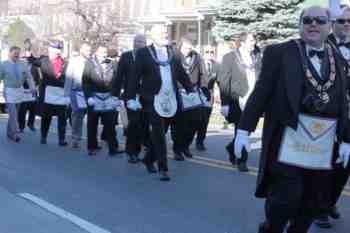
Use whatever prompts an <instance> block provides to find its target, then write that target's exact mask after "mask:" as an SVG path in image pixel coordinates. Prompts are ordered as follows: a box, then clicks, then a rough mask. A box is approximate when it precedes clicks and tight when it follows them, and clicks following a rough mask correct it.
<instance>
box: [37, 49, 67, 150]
mask: <svg viewBox="0 0 350 233" xmlns="http://www.w3.org/2000/svg"><path fill="white" fill-rule="evenodd" d="M61 50H62V45H61V44H60V43H52V44H50V46H49V48H48V56H42V57H41V58H40V59H39V60H38V61H37V62H35V63H34V64H35V65H37V66H39V67H40V71H41V74H42V80H41V84H40V86H39V103H40V113H41V140H40V143H41V144H47V136H48V133H49V129H50V125H51V120H52V117H53V116H57V119H58V122H57V123H58V124H57V128H58V144H59V146H67V145H68V143H67V142H66V125H67V114H66V113H67V106H68V105H69V104H70V98H69V97H65V96H64V80H65V68H66V64H65V61H64V59H63V58H62V56H61V53H62V51H61Z"/></svg>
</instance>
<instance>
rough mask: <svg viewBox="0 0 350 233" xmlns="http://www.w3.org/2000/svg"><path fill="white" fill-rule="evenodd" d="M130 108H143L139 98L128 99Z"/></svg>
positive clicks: (133, 109)
mask: <svg viewBox="0 0 350 233" xmlns="http://www.w3.org/2000/svg"><path fill="white" fill-rule="evenodd" d="M126 106H127V108H128V109H130V110H132V111H137V110H139V109H141V108H142V106H141V104H140V102H139V101H138V100H128V102H127V103H126Z"/></svg>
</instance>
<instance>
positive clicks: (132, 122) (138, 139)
mask: <svg viewBox="0 0 350 233" xmlns="http://www.w3.org/2000/svg"><path fill="white" fill-rule="evenodd" d="M144 47H146V38H145V35H143V34H137V35H136V36H135V37H134V49H133V50H132V51H127V52H125V53H123V54H122V55H121V57H120V60H119V63H118V71H117V76H116V78H115V80H114V82H113V90H114V91H115V92H116V93H115V95H116V96H120V92H121V89H123V90H124V93H123V94H122V98H123V99H125V91H126V89H127V86H128V83H129V81H130V79H131V78H132V77H131V76H132V75H133V70H134V69H135V58H136V52H137V51H138V50H139V49H141V48H144ZM127 116H128V127H127V130H126V148H125V151H126V153H127V155H128V156H129V163H137V162H138V156H139V153H140V152H141V148H142V144H143V141H144V136H145V134H146V132H145V131H146V130H148V129H146V128H145V116H144V113H143V111H142V109H139V110H137V111H132V110H130V109H127Z"/></svg>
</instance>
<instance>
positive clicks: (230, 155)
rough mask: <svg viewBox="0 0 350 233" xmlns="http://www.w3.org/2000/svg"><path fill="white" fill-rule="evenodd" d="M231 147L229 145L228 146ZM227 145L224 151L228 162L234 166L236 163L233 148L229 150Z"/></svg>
mask: <svg viewBox="0 0 350 233" xmlns="http://www.w3.org/2000/svg"><path fill="white" fill-rule="evenodd" d="M229 145H231V144H229ZM229 145H227V146H226V151H227V153H228V155H229V158H228V159H229V161H230V162H231V164H232V166H236V164H237V161H236V156H235V154H234V153H233V148H231V147H230V146H229Z"/></svg>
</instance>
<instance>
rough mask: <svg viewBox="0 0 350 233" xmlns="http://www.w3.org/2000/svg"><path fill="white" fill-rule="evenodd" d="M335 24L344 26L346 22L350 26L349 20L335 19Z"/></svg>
mask: <svg viewBox="0 0 350 233" xmlns="http://www.w3.org/2000/svg"><path fill="white" fill-rule="evenodd" d="M335 22H336V23H337V24H345V23H346V22H347V23H348V24H350V19H336V20H335Z"/></svg>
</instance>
